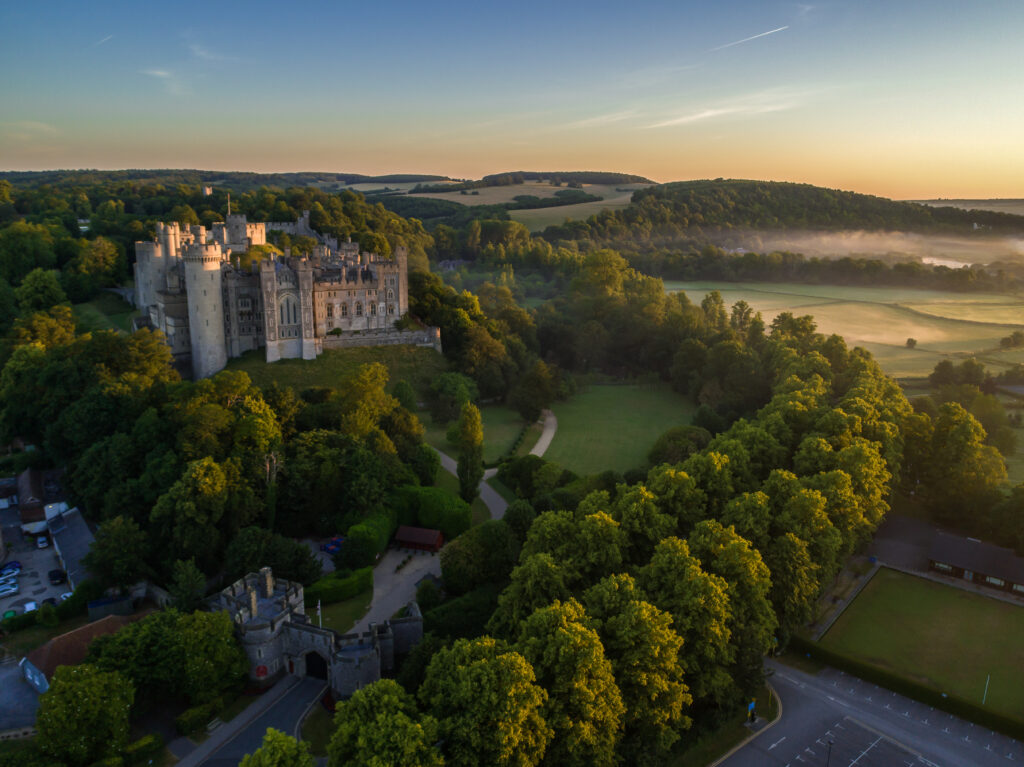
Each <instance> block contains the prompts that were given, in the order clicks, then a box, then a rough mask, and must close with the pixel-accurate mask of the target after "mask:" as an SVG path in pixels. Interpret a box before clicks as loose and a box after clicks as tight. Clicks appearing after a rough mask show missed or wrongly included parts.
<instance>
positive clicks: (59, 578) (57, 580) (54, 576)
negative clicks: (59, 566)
mask: <svg viewBox="0 0 1024 767" xmlns="http://www.w3.org/2000/svg"><path fill="white" fill-rule="evenodd" d="M48 575H49V577H50V584H51V585H53V586H59V585H60V584H62V583H67V582H68V574H67V573H66V572H64V571H63V570H50V572H49V573H48Z"/></svg>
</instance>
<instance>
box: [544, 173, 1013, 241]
mask: <svg viewBox="0 0 1024 767" xmlns="http://www.w3.org/2000/svg"><path fill="white" fill-rule="evenodd" d="M975 225H978V226H980V227H984V230H985V231H989V232H998V233H1004V234H1005V233H1011V232H1012V233H1019V232H1024V216H1015V215H1010V214H1007V213H996V212H991V211H979V210H974V211H965V210H962V209H959V208H953V207H944V208H935V207H929V206H926V205H920V204H917V203H912V202H896V201H894V200H889V199H886V198H884V197H874V196H871V195H866V194H857V193H855V192H843V191H839V190H835V189H825V188H823V187H818V186H812V185H810V184H792V183H787V182H777V181H744V180H723V179H716V180H714V181H683V182H677V183H671V184H661V185H658V186H652V187H648V188H646V189H638V190H637V191H636V192H634V193H633V201H632V203H631V204H630V205H629V206H628V207H626V208H623V209H621V210H617V211H607V212H604V213H600V214H598V215H596V216H591V217H590V218H589V219H587V220H586V221H571V222H567V223H566V224H563V225H560V226H551V227H548V228H547V229H545V230H544V236H545V237H546V238H547V239H549V240H566V239H576V240H579V239H589V240H603V241H614V240H621V239H628V238H637V237H640V238H642V239H648V238H659V239H664V238H671V237H674V236H692V235H693V234H695V233H699V232H701V231H709V230H721V229H737V228H749V229H758V230H772V229H809V230H823V231H838V230H848V229H863V230H875V231H877V230H892V231H913V232H956V233H961V234H964V233H970V232H972V231H974V229H975Z"/></svg>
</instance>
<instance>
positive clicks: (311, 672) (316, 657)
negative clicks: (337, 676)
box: [305, 650, 327, 682]
mask: <svg viewBox="0 0 1024 767" xmlns="http://www.w3.org/2000/svg"><path fill="white" fill-rule="evenodd" d="M305 661H306V676H311V677H313V678H314V679H323V680H324V681H325V682H326V681H327V661H326V660H324V656H323V655H321V654H320V653H318V652H316V651H314V650H310V651H309V652H307V653H306V655H305Z"/></svg>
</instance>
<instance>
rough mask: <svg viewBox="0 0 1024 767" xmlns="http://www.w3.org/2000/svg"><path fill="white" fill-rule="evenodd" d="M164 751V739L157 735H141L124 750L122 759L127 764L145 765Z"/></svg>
mask: <svg viewBox="0 0 1024 767" xmlns="http://www.w3.org/2000/svg"><path fill="white" fill-rule="evenodd" d="M163 750H164V739H163V738H162V737H161V736H160V735H159V734H157V733H150V734H149V735H143V736H142V737H141V738H139V739H138V740H136V741H135V742H134V743H129V744H128V747H127V748H125V750H124V758H125V761H127V762H128V763H129V764H145V763H146V762H152V760H153V759H154V758H155V757H156V756H157V755H158V754H159V753H160V752H162V751H163Z"/></svg>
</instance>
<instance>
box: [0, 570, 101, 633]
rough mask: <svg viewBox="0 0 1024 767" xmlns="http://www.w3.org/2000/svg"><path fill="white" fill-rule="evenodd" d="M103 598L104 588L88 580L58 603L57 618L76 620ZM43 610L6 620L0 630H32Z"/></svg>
mask: <svg viewBox="0 0 1024 767" xmlns="http://www.w3.org/2000/svg"><path fill="white" fill-rule="evenodd" d="M102 596H103V587H102V586H100V585H99V584H98V583H97V582H96V581H93V580H88V581H84V582H83V583H82V584H81V585H80V586H79V587H78V588H77V589H75V591H74V593H73V594H72V595H71V596H70V597H68V598H67V599H65V600H64V601H63V602H58V603H57V607H56V610H57V618H59V619H60V620H62V621H66V620H67V619H68V618H75V617H77V616H79V615H85V614H86V613H87V612H88V609H89V602H91V601H92V600H94V599H99V598H100V597H102ZM42 612H43V611H42V610H34V611H32V612H30V613H22V614H21V615H15V616H14V617H13V618H5V619H4V620H3V621H2V622H0V628H2V629H3V630H4V631H6V632H7V633H8V634H13V633H14V632H16V631H24V630H25V629H30V628H32V627H33V626H38V625H39V623H40V618H41V617H42V616H41V613H42Z"/></svg>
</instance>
